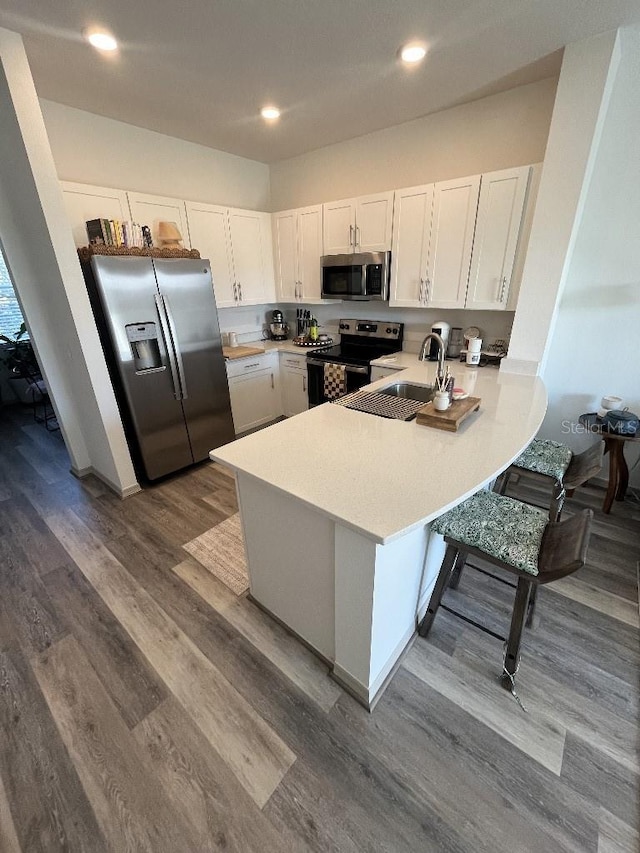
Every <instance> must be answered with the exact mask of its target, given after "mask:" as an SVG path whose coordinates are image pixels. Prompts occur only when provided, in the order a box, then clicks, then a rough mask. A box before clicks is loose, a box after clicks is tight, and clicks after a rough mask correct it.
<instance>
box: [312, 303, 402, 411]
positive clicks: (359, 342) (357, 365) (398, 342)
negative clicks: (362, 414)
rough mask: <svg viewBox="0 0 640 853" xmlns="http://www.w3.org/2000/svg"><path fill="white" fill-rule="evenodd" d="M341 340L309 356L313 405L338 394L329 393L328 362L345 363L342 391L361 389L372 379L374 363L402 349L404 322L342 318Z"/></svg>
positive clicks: (340, 327) (329, 363)
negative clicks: (326, 378)
mask: <svg viewBox="0 0 640 853" xmlns="http://www.w3.org/2000/svg"><path fill="white" fill-rule="evenodd" d="M338 328H339V330H340V343H339V344H337V345H336V346H332V347H327V348H326V349H321V350H314V351H313V352H310V353H308V355H307V373H308V379H309V382H308V388H309V406H318V405H319V404H320V403H326V402H327V401H329V400H331V399H335V395H334V396H329V395H328V393H327V383H326V381H325V377H326V374H327V370H328V369H329V368H326V365H331V364H334V365H343V366H344V369H345V370H344V375H345V383H344V388H343V391H342V393H350V392H351V391H357V390H358V388H361V387H362V386H363V385H368V384H369V382H370V381H371V362H372V361H374V360H375V359H377V358H381V357H382V356H385V355H390V354H391V353H394V352H398V351H399V350H401V349H402V339H403V333H404V324H403V323H390V322H387V321H386V320H340V323H339V326H338Z"/></svg>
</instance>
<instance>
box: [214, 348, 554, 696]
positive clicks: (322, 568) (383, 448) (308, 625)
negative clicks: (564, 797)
mask: <svg viewBox="0 0 640 853" xmlns="http://www.w3.org/2000/svg"><path fill="white" fill-rule="evenodd" d="M402 356H403V359H402V360H403V363H406V360H407V358H408V356H407V354H404V353H403V354H402ZM413 359H415V361H413ZM413 359H410V360H411V361H413V364H412V366H410V367H408V368H407V369H405V370H402V371H401V372H398V373H397V374H396V375H395V376H392V377H389V376H387V377H385V378H383V379H380V380H378V381H377V382H374V383H372V384H371V385H370V386H368V390H379V389H382V388H384V387H385V386H386V385H389V384H391V382H393V381H396V380H398V379H399V380H400V381H407V382H412V383H416V384H424V385H427V384H432V383H433V380H434V374H435V365H434V364H433V363H430V362H423V363H421V362H418V361H417V357H416V356H414V357H413ZM455 372H456V384H457V385H459V386H462V387H464V388H465V389H466V390H467V391H468V392H469V393H471V394H473V395H474V396H476V397H480V398H481V399H482V403H481V407H480V411H479V412H477V413H476V414H474V415H473V416H472V417H471V418H469V420H468V421H467V422H465V424H464V425H463V426H462V427H461V429H460V431H459V432H457V433H448V432H444V431H440V430H436V429H431V428H429V427H424V426H419V425H418V424H417V423H416V422H415V420H414V421H409V422H405V421H395V420H388V419H386V418H381V417H376V416H374V415H370V414H365V413H362V412H357V411H353V410H350V409H347V408H344V407H342V406H337V405H332V404H325V405H322V406H318V407H316V408H313V409H310V410H309V411H307V412H303V413H302V414H300V415H297V416H296V417H294V418H290V419H288V420H286V421H283V422H281V423H278V424H275V425H274V426H271V427H268V428H267V429H265V430H262V431H261V432H258V433H254V434H252V435H249V436H246V437H245V438H241V439H239V440H237V441H234V442H232V443H231V444H227V445H225V446H224V447H221V448H218V449H216V450H214V451H212V452H211V454H210V456H211V458H212V459H214V460H215V461H217V462H220V463H221V464H223V465H226V466H228V467H230V468H231V469H233V470H234V471H235V473H236V475H237V487H238V498H239V504H240V513H241V517H242V525H243V531H244V536H245V543H246V550H247V560H248V566H249V575H250V594H251V596H252V597H253V599H254V600H255V601H256V602H258V603H259V604H260V605H261V606H262V607H264V608H265V609H266V610H267V611H269V612H270V613H271V614H273V615H274V616H275V617H276V618H277V619H279V620H280V621H281V622H283V623H284V624H285V625H287V626H288V627H289V628H290V629H291V630H292V631H294V632H295V633H296V634H297V635H298V636H299V637H301V638H302V639H303V640H304V641H305V642H306V643H307V644H308V645H309V646H311V647H312V648H313V649H314V650H315V651H316V652H317V653H319V654H320V655H321V656H322V657H323V658H325V659H326V660H327V662H328V663H329V665H330V667H331V669H332V675H333V676H334V677H335V678H336V679H337V680H338V681H339V682H340V683H342V684H343V685H344V686H345V687H346V688H348V689H349V690H350V691H351V692H352V693H353V694H354V695H355V696H356V697H357V698H358V699H359V700H360V701H361V702H362V703H363V704H365V705H366V706H367V707H372V705H373V704H374V703H375V701H376V699H377V698H378V696H379V695H380V693H381V692H382V689H383V687H384V686H385V683H386V680H387V679H388V677H389V675H390V674H391V673H392V671H393V668H394V666H395V664H396V663H397V661H398V659H399V658H400V656H401V655H402V653H403V651H404V650H405V648H406V647H407V645H408V643H409V642H410V641H411V640H412V638H413V637H414V635H415V630H416V616H417V615H418V616H421V615H422V614H423V613H424V611H425V609H426V606H427V602H428V599H429V596H430V594H431V591H432V588H433V585H434V583H435V579H436V576H437V573H438V569H439V567H440V562H441V560H442V556H443V552H444V543H443V540H442V538H441V537H439V536H437V535H435V534H434V535H433V536H432V535H431V534H430V522H432V521H433V520H434V519H436V518H437V517H438V516H440V515H442V513H443V512H445V511H446V510H448V509H450V508H451V507H453V506H455V505H456V504H458V503H460V502H461V501H462V500H464V499H465V498H466V497H468V496H469V495H471V494H473V493H474V492H476V491H477V490H478V489H480V488H482V487H483V486H486V485H487V484H489V483H491V481H492V480H493V479H494V478H495V477H496V476H497V475H498V474H499V473H500V472H501V471H503V470H504V469H505V468H506V467H507V466H508V465H509V464H510V463H511V462H512V461H513V460H514V459H515V458H516V457H517V456H518V455H519V454H520V452H521V451H522V450H523V449H524V448H525V447H526V446H527V444H528V443H529V442H530V441H531V439H532V438H533V437H534V436H535V434H536V432H537V431H538V428H539V426H540V424H541V422H542V418H543V416H544V414H545V411H546V406H547V396H546V391H545V388H544V385H543V383H542V381H541V380H540V379H539V378H536V377H524V376H516V375H503V374H501V373H500V372H499V371H498V370H496V369H493V368H481V369H471V368H466V367H465V366H464V365H462V364H461V365H460V366H459V367H458V366H457V365H456V370H455Z"/></svg>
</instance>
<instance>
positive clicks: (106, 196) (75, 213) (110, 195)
mask: <svg viewBox="0 0 640 853" xmlns="http://www.w3.org/2000/svg"><path fill="white" fill-rule="evenodd" d="M60 186H61V187H62V196H63V198H64V206H65V208H66V210H67V217H68V219H69V224H70V225H71V231H72V233H73V241H74V243H75V244H76V246H78V247H80V246H86V245H87V243H88V242H89V240H88V238H87V226H86V224H85V223H86V222H87V220H88V219H119V220H120V221H121V222H123V221H126V220H129V219H131V213H130V211H129V202H128V201H127V194H126V192H125V191H124V190H111V189H108V188H107V187H92V186H90V185H89V184H75V183H71V182H70V181H61V182H60Z"/></svg>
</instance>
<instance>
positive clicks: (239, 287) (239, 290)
mask: <svg viewBox="0 0 640 853" xmlns="http://www.w3.org/2000/svg"><path fill="white" fill-rule="evenodd" d="M238 293H239V294H240V302H242V285H241V284H240V282H238Z"/></svg>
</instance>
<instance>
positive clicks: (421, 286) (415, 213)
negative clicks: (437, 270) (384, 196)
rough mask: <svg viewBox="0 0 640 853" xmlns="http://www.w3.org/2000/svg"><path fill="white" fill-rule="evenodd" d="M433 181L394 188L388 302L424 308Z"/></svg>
mask: <svg viewBox="0 0 640 853" xmlns="http://www.w3.org/2000/svg"><path fill="white" fill-rule="evenodd" d="M432 209H433V184H428V185H425V186H419V187H409V188H407V189H403V190H397V191H396V195H395V203H394V214H393V244H392V249H391V259H392V260H391V292H390V295H389V305H392V306H396V307H398V308H423V307H424V305H425V299H426V287H425V277H426V268H427V256H428V251H429V235H430V230H431V213H432Z"/></svg>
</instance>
